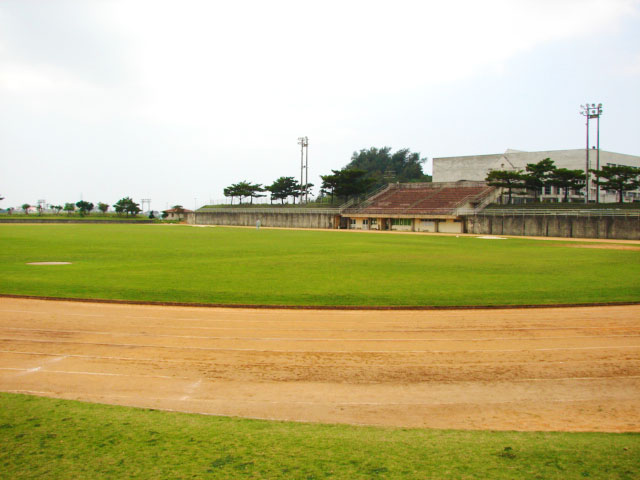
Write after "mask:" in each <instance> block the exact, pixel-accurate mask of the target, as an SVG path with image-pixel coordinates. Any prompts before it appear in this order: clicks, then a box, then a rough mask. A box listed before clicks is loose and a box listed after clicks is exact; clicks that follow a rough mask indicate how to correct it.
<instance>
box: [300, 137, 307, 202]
mask: <svg viewBox="0 0 640 480" xmlns="http://www.w3.org/2000/svg"><path fill="white" fill-rule="evenodd" d="M298 145H300V190H301V193H300V202H301V203H302V192H305V191H306V190H307V182H306V181H305V175H304V173H305V171H306V172H307V176H306V178H307V180H308V179H309V163H308V162H309V138H308V137H298ZM305 150H306V154H307V163H305ZM306 196H307V197H308V194H307V195H306ZM307 199H308V198H307Z"/></svg>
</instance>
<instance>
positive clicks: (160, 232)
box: [0, 224, 640, 306]
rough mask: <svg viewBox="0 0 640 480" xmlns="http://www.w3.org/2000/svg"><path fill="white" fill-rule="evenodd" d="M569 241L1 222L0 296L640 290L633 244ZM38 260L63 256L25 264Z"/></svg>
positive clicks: (582, 296) (601, 293) (394, 297)
mask: <svg viewBox="0 0 640 480" xmlns="http://www.w3.org/2000/svg"><path fill="white" fill-rule="evenodd" d="M590 245H591V246H592V245H593V244H590ZM576 246H578V247H579V246H580V244H578V243H572V242H560V241H558V242H555V241H537V240H527V239H508V240H482V239H478V238H474V237H459V238H456V237H444V236H429V235H401V234H397V235H396V234H375V233H356V232H337V231H327V232H320V231H302V230H297V231H294V230H268V229H261V230H256V229H243V228H193V227H189V226H178V225H173V226H171V225H124V224H115V225H114V224H112V225H98V224H89V225H77V224H76V225H0V269H2V275H1V276H0V293H11V294H27V295H44V296H54V297H84V298H107V299H128V300H151V301H175V302H204V303H224V304H270V305H277V304H289V305H409V306H420V305H509V304H513V305H519V304H550V303H583V302H584V303H589V302H607V301H619V302H620V301H637V300H638V299H640V280H639V279H640V251H637V250H635V251H634V250H611V249H594V248H576ZM35 261H66V262H72V265H60V266H46V267H43V266H31V265H26V263H27V262H35Z"/></svg>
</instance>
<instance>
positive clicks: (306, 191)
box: [304, 137, 309, 203]
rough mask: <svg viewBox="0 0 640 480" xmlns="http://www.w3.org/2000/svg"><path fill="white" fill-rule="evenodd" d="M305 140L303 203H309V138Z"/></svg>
mask: <svg viewBox="0 0 640 480" xmlns="http://www.w3.org/2000/svg"><path fill="white" fill-rule="evenodd" d="M304 138H305V140H306V144H307V145H306V156H305V160H304V203H309V139H308V138H307V137H304Z"/></svg>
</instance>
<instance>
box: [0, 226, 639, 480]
mask: <svg viewBox="0 0 640 480" xmlns="http://www.w3.org/2000/svg"><path fill="white" fill-rule="evenodd" d="M577 246H580V244H576V243H570V242H556V241H545V242H542V241H535V240H526V239H508V240H482V239H477V238H472V237H459V238H456V237H441V236H428V235H384V234H366V233H350V232H315V231H287V230H268V229H261V230H259V231H257V230H255V229H235V228H192V227H186V226H162V225H158V226H156V225H0V266H1V268H2V275H1V276H0V293H8V294H26V295H44V296H53V297H76V298H77V297H84V298H105V299H123V300H150V301H173V302H204V303H229V304H271V305H274V304H281V305H339V306H350V305H351V306H353V305H378V306H385V305H392V306H393V305H406V306H430V305H435V306H445V305H452V306H453V305H522V304H551V303H590V302H628V301H637V300H638V298H640V296H639V295H638V294H639V293H640V285H639V281H638V279H639V278H640V275H638V274H639V273H640V272H639V270H640V262H639V259H640V256H639V254H640V252H638V251H634V250H613V249H595V248H576V247H577ZM34 261H67V262H72V264H71V265H60V266H30V265H26V263H27V262H34ZM36 477H37V478H64V479H70V478H153V479H155V478H158V479H159V478H225V479H226V478H301V479H319V478H340V479H343V478H344V479H346V478H348V479H353V478H362V479H368V478H389V479H395V478H410V479H413V478H415V479H418V478H420V479H422V478H433V479H444V478H448V479H449V478H451V479H452V478H455V479H484V478H497V479H501V478H504V479H507V478H509V479H511V478H532V479H534V478H535V479H538V478H545V479H546V478H557V479H572V478H576V479H577V478H601V479H635V478H640V435H638V434H603V433H561V432H557V433H535V432H482V431H453V430H426V429H404V428H375V427H356V426H344V425H312V424H296V423H289V422H268V421H257V420H245V419H233V418H222V417H208V416H202V415H192V414H182V413H173V412H160V411H150V410H145V409H136V408H125V407H116V406H106V405H92V404H86V403H81V402H72V401H65V400H54V399H46V398H38V397H31V396H25V395H14V394H6V393H3V394H0V478H36Z"/></svg>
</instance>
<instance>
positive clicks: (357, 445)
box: [0, 394, 640, 480]
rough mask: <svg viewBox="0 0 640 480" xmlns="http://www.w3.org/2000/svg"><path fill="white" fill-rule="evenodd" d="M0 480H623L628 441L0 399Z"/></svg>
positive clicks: (639, 451)
mask: <svg viewBox="0 0 640 480" xmlns="http://www.w3.org/2000/svg"><path fill="white" fill-rule="evenodd" d="M0 478H7V479H8V478H11V479H19V478H60V479H74V478H78V479H85V478H92V479H93V478H96V479H99V478H105V479H106V478H109V479H112V478H144V479H164V478H176V479H178V478H181V479H186V478H224V479H231V478H269V479H276V478H282V479H290V478H294V479H320V478H335V479H375V478H385V479H396V478H398V479H399V478H402V479H425V478H429V479H444V478H447V479H486V478H492V479H562V480H567V479H578V478H579V479H584V478H593V479H609V480H611V479H630V480H631V479H637V478H640V435H638V434H602V433H537V432H531V433H526V432H525V433H523V432H472V431H455V430H423V429H401V428H373V427H350V426H344V425H314V424H295V423H288V422H266V421H257V420H243V419H234V418H221V417H207V416H202V415H194V414H184V413H171V412H160V411H153V410H142V409H134V408H125V407H113V406H106V405H94V404H87V403H80V402H72V401H64V400H52V399H46V398H38V397H29V396H24V395H13V394H0Z"/></svg>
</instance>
